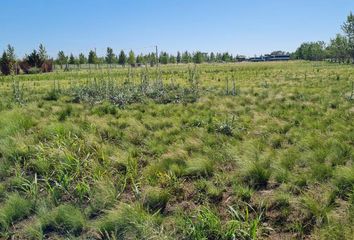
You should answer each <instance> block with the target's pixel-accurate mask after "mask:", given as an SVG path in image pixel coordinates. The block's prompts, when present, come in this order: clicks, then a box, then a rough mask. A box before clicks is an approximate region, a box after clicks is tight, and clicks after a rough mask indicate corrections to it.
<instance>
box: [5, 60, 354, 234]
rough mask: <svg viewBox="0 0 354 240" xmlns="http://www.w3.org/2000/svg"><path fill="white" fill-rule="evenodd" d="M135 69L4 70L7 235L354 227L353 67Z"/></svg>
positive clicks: (260, 231) (310, 231) (248, 65)
mask: <svg viewBox="0 0 354 240" xmlns="http://www.w3.org/2000/svg"><path fill="white" fill-rule="evenodd" d="M129 71H130V70H129V69H128V68H125V69H123V68H117V69H112V70H109V69H103V70H100V69H95V70H91V71H87V70H80V71H72V72H62V71H57V72H54V73H48V74H42V75H38V74H34V75H28V76H22V75H20V76H15V77H14V78H15V82H16V86H14V85H13V79H12V78H11V77H4V76H1V77H0V213H1V216H2V217H1V221H0V222H1V223H0V226H1V227H0V234H1V237H3V238H5V239H6V238H9V237H11V236H14V237H17V238H18V239H26V238H29V239H46V238H53V239H68V238H69V239H70V238H82V239H85V238H89V239H90V238H99V237H100V238H102V239H144V238H145V239H152V238H155V239H233V238H235V239H276V238H281V239H286V238H288V237H289V236H291V237H295V238H313V239H346V238H347V239H350V231H352V224H351V223H352V220H353V219H354V217H353V216H354V215H353V209H354V207H353V195H354V194H353V186H354V185H353V184H354V179H353V176H354V173H353V159H354V147H353V146H354V130H353V129H354V122H353V121H352V119H353V117H354V105H353V104H354V102H353V101H352V100H350V99H348V97H347V95H348V94H349V93H350V92H351V86H352V81H353V77H352V76H354V69H353V66H351V65H344V64H343V65H337V64H330V63H325V62H300V61H297V62H283V63H255V64H252V63H242V64H215V65H211V64H202V65H198V66H197V67H196V68H194V67H193V66H192V65H184V64H180V65H178V66H177V65H176V66H175V65H171V66H161V68H160V71H161V72H160V73H159V74H157V73H156V70H155V69H150V68H149V69H148V72H147V71H146V69H142V68H134V69H132V70H131V74H128V73H129ZM158 75H159V76H160V77H159V79H157V76H158ZM193 75H194V76H196V77H195V78H194V79H193V77H192V76H193ZM128 76H129V77H128ZM305 76H306V78H305ZM338 76H339V78H338ZM227 79H228V80H227ZM230 79H235V85H236V89H237V91H236V94H233V92H232V90H233V89H232V84H231V83H232V81H230ZM227 81H229V89H228V91H227ZM14 87H16V89H14ZM13 90H16V91H15V92H16V94H15V95H14V91H13Z"/></svg>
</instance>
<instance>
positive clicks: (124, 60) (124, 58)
mask: <svg viewBox="0 0 354 240" xmlns="http://www.w3.org/2000/svg"><path fill="white" fill-rule="evenodd" d="M118 64H120V65H122V66H125V64H127V55H125V52H124V51H123V50H121V51H120V53H119V57H118Z"/></svg>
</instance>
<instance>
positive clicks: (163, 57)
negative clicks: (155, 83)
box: [159, 52, 169, 64]
mask: <svg viewBox="0 0 354 240" xmlns="http://www.w3.org/2000/svg"><path fill="white" fill-rule="evenodd" d="M168 60H169V56H168V54H167V52H161V53H160V57H159V62H160V63H161V64H168Z"/></svg>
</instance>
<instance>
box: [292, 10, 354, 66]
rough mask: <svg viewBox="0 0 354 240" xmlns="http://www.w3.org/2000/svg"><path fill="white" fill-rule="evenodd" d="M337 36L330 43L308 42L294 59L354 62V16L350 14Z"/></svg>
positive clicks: (301, 47) (300, 48)
mask: <svg viewBox="0 0 354 240" xmlns="http://www.w3.org/2000/svg"><path fill="white" fill-rule="evenodd" d="M341 29H342V32H343V33H342V34H337V35H336V36H335V37H334V38H332V39H331V40H330V42H329V43H325V42H324V41H318V42H306V43H303V44H301V46H300V47H299V48H298V49H297V50H296V51H295V52H294V53H293V54H292V58H293V59H303V60H310V61H321V60H329V61H333V62H339V63H350V62H351V63H353V62H354V15H353V13H350V14H349V15H348V17H347V19H346V21H345V22H344V23H343V24H342V26H341Z"/></svg>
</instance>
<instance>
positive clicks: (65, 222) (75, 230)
mask: <svg viewBox="0 0 354 240" xmlns="http://www.w3.org/2000/svg"><path fill="white" fill-rule="evenodd" d="M40 223H41V227H42V229H43V231H44V232H50V231H56V232H58V233H62V234H67V233H69V234H74V235H79V234H80V233H81V231H82V230H83V228H84V226H85V217H84V215H83V214H82V213H81V211H80V210H79V209H78V208H76V207H74V206H72V205H66V204H65V205H60V206H58V207H56V208H54V209H53V210H51V211H50V212H48V213H44V214H43V216H41V217H40Z"/></svg>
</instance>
